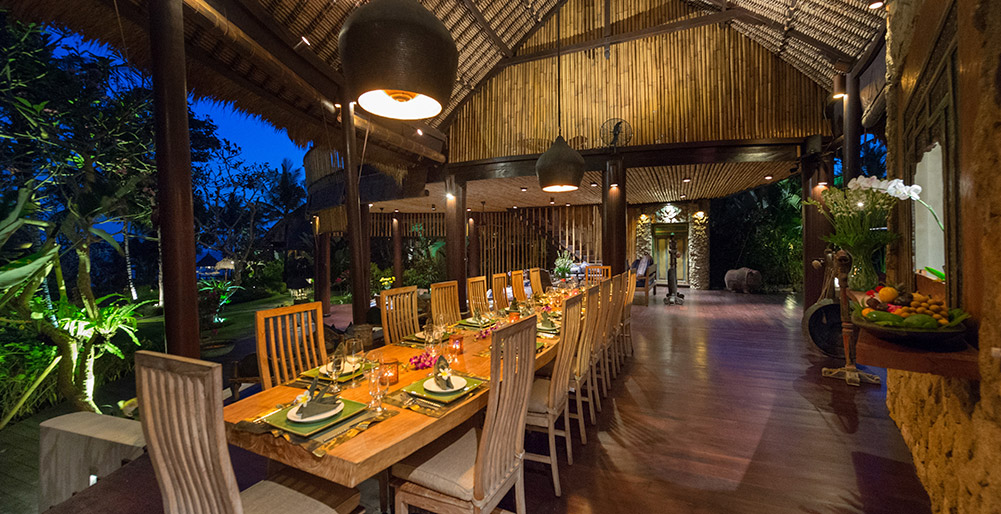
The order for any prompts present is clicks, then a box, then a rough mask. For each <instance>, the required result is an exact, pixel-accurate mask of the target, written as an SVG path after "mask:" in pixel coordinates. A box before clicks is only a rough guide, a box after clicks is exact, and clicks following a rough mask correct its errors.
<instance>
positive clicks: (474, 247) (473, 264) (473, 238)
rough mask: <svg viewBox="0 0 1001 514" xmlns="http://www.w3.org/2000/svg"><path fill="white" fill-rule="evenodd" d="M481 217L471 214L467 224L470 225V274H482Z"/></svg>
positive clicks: (476, 275)
mask: <svg viewBox="0 0 1001 514" xmlns="http://www.w3.org/2000/svg"><path fill="white" fill-rule="evenodd" d="M480 221H482V220H481V219H480V217H479V216H478V215H476V214H470V215H469V219H468V220H467V221H466V224H467V225H469V256H468V257H467V258H468V262H469V276H471V277H478V276H480Z"/></svg>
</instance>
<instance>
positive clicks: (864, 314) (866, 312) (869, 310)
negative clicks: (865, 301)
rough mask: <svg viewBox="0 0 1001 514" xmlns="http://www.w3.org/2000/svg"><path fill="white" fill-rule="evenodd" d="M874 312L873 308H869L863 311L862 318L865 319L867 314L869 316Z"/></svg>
mask: <svg viewBox="0 0 1001 514" xmlns="http://www.w3.org/2000/svg"><path fill="white" fill-rule="evenodd" d="M872 311H873V310H872V309H871V308H869V307H866V308H865V309H862V317H863V318H864V317H865V316H866V315H867V314H869V313H870V312H872Z"/></svg>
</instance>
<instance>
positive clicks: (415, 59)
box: [337, 0, 459, 120]
mask: <svg viewBox="0 0 1001 514" xmlns="http://www.w3.org/2000/svg"><path fill="white" fill-rule="evenodd" d="M337 42H338V48H339V49H340V58H341V65H342V66H343V68H344V78H345V80H346V82H347V86H348V91H350V92H351V95H352V97H353V98H357V99H358V105H360V106H361V107H362V108H363V109H365V110H366V111H368V112H370V113H372V114H377V115H379V116H384V117H386V118H394V119H398V120H419V119H423V118H430V117H432V116H437V115H438V113H440V112H441V110H442V106H444V105H445V104H447V103H448V99H449V97H450V96H451V93H452V86H454V85H455V77H456V69H457V68H458V65H459V51H458V49H457V48H456V46H455V41H454V40H453V39H452V34H451V33H449V31H448V28H447V27H445V24H444V23H442V22H441V20H439V19H438V18H437V17H435V15H434V14H432V13H431V12H430V11H428V10H427V9H426V8H424V7H423V6H421V4H419V3H418V2H416V1H415V0H372V1H371V2H369V3H367V4H365V5H362V6H361V7H359V8H357V9H355V10H354V12H352V13H351V15H350V16H348V18H347V20H345V21H344V25H343V26H342V27H341V33H340V35H339V36H338V38H337Z"/></svg>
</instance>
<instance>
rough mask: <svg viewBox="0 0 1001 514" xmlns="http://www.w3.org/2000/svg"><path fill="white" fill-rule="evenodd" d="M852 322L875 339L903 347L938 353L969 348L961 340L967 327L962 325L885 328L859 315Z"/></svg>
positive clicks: (853, 316)
mask: <svg viewBox="0 0 1001 514" xmlns="http://www.w3.org/2000/svg"><path fill="white" fill-rule="evenodd" d="M852 322H853V323H855V324H856V325H858V327H859V328H861V329H862V330H865V331H866V332H868V333H869V334H870V335H872V336H873V337H876V338H879V339H882V340H884V341H889V342H891V343H895V344H899V345H902V346H910V347H912V348H920V349H922V350H929V351H937V352H955V351H960V350H965V349H966V347H967V345H966V341H964V340H963V339H961V336H962V335H963V334H964V333H965V332H966V326H965V325H963V324H962V323H960V324H959V325H956V326H954V327H943V328H904V327H884V326H883V325H877V324H875V323H873V322H871V321H867V320H865V319H863V318H861V317H860V316H859V315H858V314H853V315H852Z"/></svg>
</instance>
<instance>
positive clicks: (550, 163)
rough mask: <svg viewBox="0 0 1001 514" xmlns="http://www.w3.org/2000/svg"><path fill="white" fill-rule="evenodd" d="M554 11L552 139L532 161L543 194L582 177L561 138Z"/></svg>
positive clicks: (580, 165) (579, 163) (577, 158)
mask: <svg viewBox="0 0 1001 514" xmlns="http://www.w3.org/2000/svg"><path fill="white" fill-rule="evenodd" d="M559 16H560V15H559V13H557V14H556V26H557V30H556V126H557V131H558V135H557V136H556V141H553V144H552V145H551V146H550V147H549V149H548V150H546V153H544V154H542V155H541V156H539V160H538V161H535V174H536V175H538V176H539V185H540V186H541V187H542V190H543V191H545V192H547V193H566V192H568V191H576V190H577V188H578V187H579V186H580V181H581V179H583V178H584V168H585V166H586V165H585V163H584V157H583V156H582V155H581V154H580V152H578V151H577V150H574V149H573V148H570V145H568V144H567V141H566V139H563V120H562V118H563V93H562V90H563V75H562V73H561V66H560V30H559V26H560V20H559Z"/></svg>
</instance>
